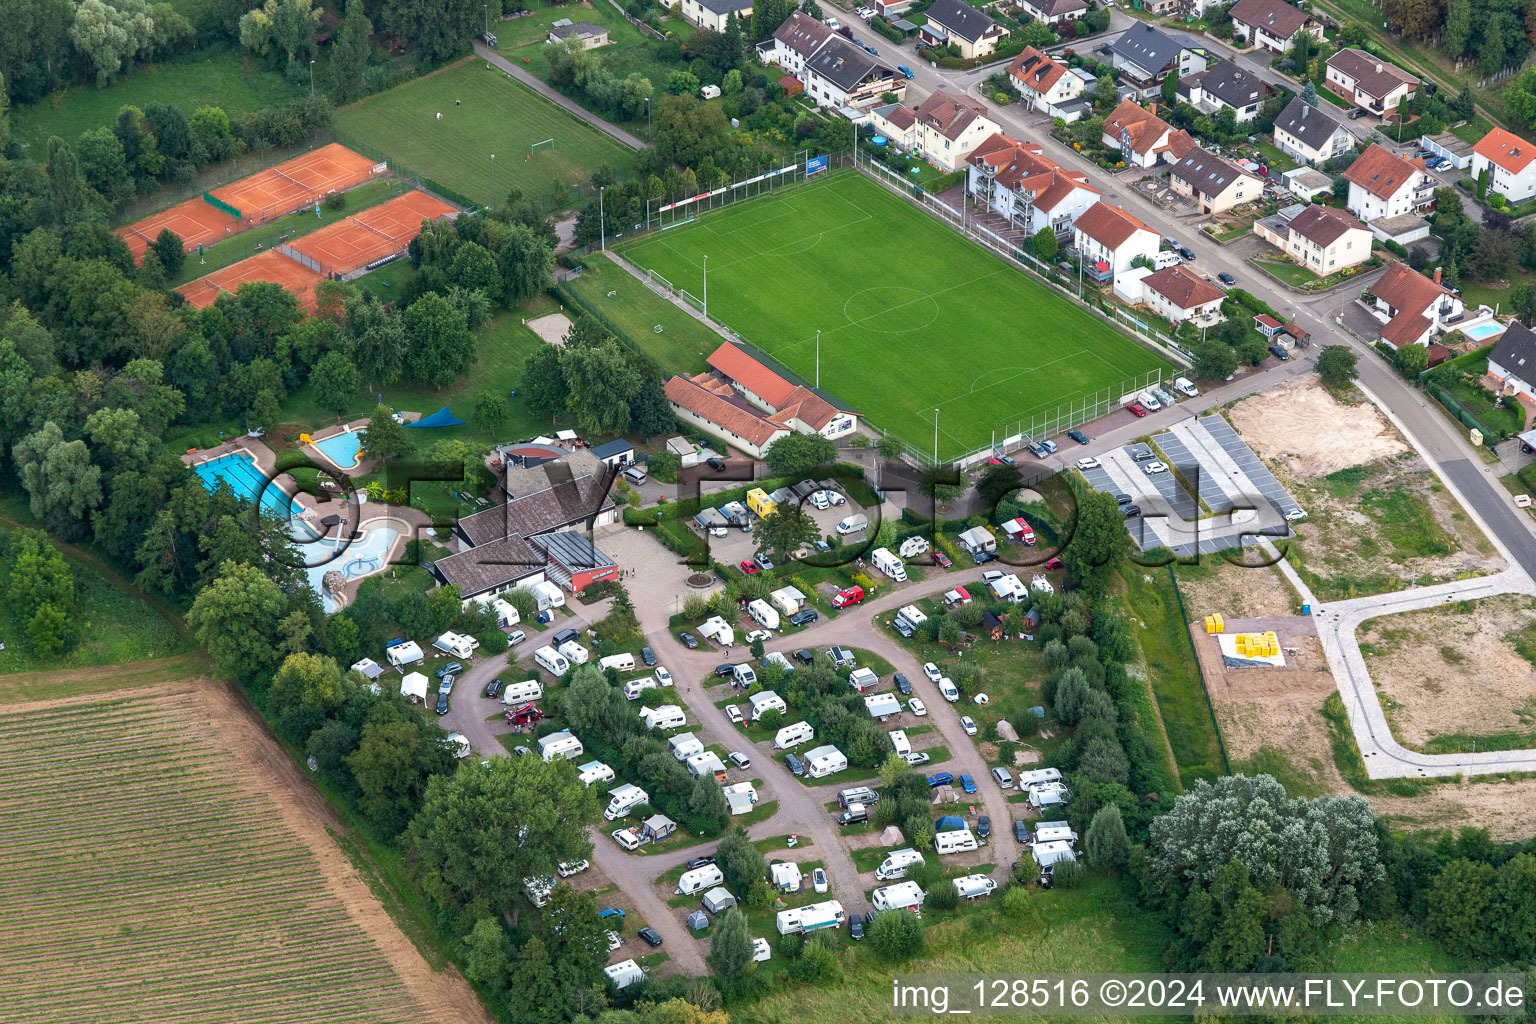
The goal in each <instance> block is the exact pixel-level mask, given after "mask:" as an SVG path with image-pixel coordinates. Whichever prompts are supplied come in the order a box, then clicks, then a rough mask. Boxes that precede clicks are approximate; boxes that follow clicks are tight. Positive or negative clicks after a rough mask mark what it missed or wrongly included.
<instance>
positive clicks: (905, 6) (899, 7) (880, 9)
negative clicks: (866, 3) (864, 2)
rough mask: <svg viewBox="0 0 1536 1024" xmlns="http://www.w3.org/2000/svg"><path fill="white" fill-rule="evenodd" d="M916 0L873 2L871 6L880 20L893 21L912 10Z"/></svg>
mask: <svg viewBox="0 0 1536 1024" xmlns="http://www.w3.org/2000/svg"><path fill="white" fill-rule="evenodd" d="M916 3H917V0H874V2H873V4H872V5H871V6H873V7H874V9H875V13H876V14H878V15H880V16H881V17H882V18H886V19H889V20H890V21H895V20H896V19H897V18H899V17H901V16H902V15H903V14H906V13H907V12H908V11H910V10H911V9H912V6H913V5H914V4H916Z"/></svg>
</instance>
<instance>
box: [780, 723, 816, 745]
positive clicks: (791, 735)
mask: <svg viewBox="0 0 1536 1024" xmlns="http://www.w3.org/2000/svg"><path fill="white" fill-rule="evenodd" d="M815 738H816V730H815V729H812V728H811V723H810V722H796V723H795V724H794V725H786V726H785V727H784V728H782V729H780V730H779V731H778V732H777V733H775V734H774V737H773V747H774V749H775V750H788V749H789V748H790V747H795V746H799V745H800V744H802V743H808V742H810V741H811V740H813V739H815Z"/></svg>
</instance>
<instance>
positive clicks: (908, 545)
mask: <svg viewBox="0 0 1536 1024" xmlns="http://www.w3.org/2000/svg"><path fill="white" fill-rule="evenodd" d="M927 550H928V540H927V538H926V537H917V536H913V537H908V538H907V539H906V540H904V541H902V542H901V547H899V548H897V549H896V553H897V554H898V555H900V556H901V557H902V558H916V557H917V556H918V555H921V554H923V553H924V552H925V551H927Z"/></svg>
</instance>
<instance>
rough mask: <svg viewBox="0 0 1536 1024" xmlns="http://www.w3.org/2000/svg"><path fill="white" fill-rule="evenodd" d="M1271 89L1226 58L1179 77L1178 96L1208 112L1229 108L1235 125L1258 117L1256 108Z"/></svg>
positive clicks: (1270, 92)
mask: <svg viewBox="0 0 1536 1024" xmlns="http://www.w3.org/2000/svg"><path fill="white" fill-rule="evenodd" d="M1274 91H1275V90H1274V89H1272V88H1271V87H1270V86H1269V85H1267V84H1266V83H1265V82H1264V81H1262V80H1261V79H1260V78H1259V76H1258V75H1256V74H1254V73H1253V72H1252V71H1244V70H1243V69H1242V68H1240V67H1238V66H1237V65H1236V64H1234V63H1232V62H1231V61H1229V60H1222V61H1217V62H1216V63H1215V64H1212V65H1211V66H1210V67H1208V68H1206V70H1204V71H1201V72H1199V73H1198V74H1194V75H1190V76H1189V77H1188V78H1180V79H1179V99H1181V100H1183V101H1184V102H1186V103H1189V104H1191V105H1193V106H1194V107H1195V108H1196V109H1197V110H1201V111H1203V112H1205V113H1207V114H1220V113H1221V111H1222V110H1223V109H1224V108H1225V109H1230V110H1231V111H1232V112H1233V115H1234V116H1235V117H1236V118H1237V123H1238V124H1244V123H1246V122H1248V121H1252V120H1253V119H1254V118H1256V117H1258V116H1259V107H1261V106H1263V105H1264V101H1265V100H1266V99H1268V98H1269V97H1270V96H1272V95H1273V94H1274Z"/></svg>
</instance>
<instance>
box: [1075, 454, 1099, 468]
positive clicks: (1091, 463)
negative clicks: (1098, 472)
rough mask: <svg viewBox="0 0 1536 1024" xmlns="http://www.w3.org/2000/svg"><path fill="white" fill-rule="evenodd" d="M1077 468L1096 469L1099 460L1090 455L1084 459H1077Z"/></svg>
mask: <svg viewBox="0 0 1536 1024" xmlns="http://www.w3.org/2000/svg"><path fill="white" fill-rule="evenodd" d="M1077 468H1078V469H1098V468H1099V460H1098V459H1095V458H1093V457H1091V456H1090V457H1089V458H1086V459H1078V460H1077Z"/></svg>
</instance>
